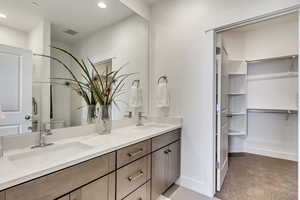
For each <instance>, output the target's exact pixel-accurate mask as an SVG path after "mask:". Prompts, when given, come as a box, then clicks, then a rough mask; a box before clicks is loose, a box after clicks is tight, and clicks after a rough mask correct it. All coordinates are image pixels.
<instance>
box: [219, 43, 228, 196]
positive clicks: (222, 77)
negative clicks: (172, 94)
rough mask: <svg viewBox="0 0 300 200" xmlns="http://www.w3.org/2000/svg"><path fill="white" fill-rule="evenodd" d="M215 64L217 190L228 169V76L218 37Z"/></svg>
mask: <svg viewBox="0 0 300 200" xmlns="http://www.w3.org/2000/svg"><path fill="white" fill-rule="evenodd" d="M217 46H218V51H217V57H216V59H217V60H216V65H217V82H218V86H217V122H218V123H217V190H218V191H220V190H221V187H222V184H223V182H224V179H225V176H226V173H227V170H228V129H229V125H228V124H229V123H228V119H227V113H228V111H229V107H228V106H229V105H228V87H229V77H228V73H227V70H226V68H225V65H224V62H226V59H227V56H226V52H225V50H224V48H223V47H222V41H221V38H218V45H217Z"/></svg>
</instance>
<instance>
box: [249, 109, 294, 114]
mask: <svg viewBox="0 0 300 200" xmlns="http://www.w3.org/2000/svg"><path fill="white" fill-rule="evenodd" d="M247 111H248V112H259V113H287V114H296V113H298V110H297V109H270V108H248V109H247Z"/></svg>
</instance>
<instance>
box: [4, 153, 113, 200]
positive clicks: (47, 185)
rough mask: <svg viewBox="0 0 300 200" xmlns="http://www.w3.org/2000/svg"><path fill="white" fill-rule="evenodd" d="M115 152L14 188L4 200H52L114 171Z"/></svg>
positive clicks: (6, 194) (6, 192)
mask: <svg viewBox="0 0 300 200" xmlns="http://www.w3.org/2000/svg"><path fill="white" fill-rule="evenodd" d="M115 155H116V154H115V152H113V153H110V154H106V155H103V156H101V157H98V158H95V159H92V160H89V161H86V162H83V163H80V164H78V165H74V166H72V167H69V168H66V169H63V170H61V171H58V172H55V173H52V174H50V175H46V176H44V177H41V178H38V179H35V180H33V181H29V182H27V183H24V184H21V185H19V186H15V187H13V188H10V189H7V190H6V191H5V197H6V198H5V200H53V199H57V198H59V197H61V196H62V195H64V194H68V193H70V192H71V191H73V190H75V189H77V188H80V187H81V186H83V185H85V184H87V183H89V182H91V181H94V180H97V179H98V178H100V177H102V176H105V175H106V174H109V173H111V172H113V171H114V170H115V163H116V162H115Z"/></svg>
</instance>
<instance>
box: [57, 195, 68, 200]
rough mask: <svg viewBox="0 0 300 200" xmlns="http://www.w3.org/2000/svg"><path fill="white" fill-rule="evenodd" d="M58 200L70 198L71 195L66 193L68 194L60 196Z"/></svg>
mask: <svg viewBox="0 0 300 200" xmlns="http://www.w3.org/2000/svg"><path fill="white" fill-rule="evenodd" d="M57 200H70V195H66V196H63V197H60V198H59V199H57Z"/></svg>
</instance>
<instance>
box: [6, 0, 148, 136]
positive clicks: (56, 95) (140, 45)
mask: <svg viewBox="0 0 300 200" xmlns="http://www.w3.org/2000/svg"><path fill="white" fill-rule="evenodd" d="M98 3H99V1H97V0H91V1H71V0H22V1H20V0H0V5H1V8H0V116H1V117H0V136H1V135H16V134H21V133H28V132H36V131H40V130H41V129H43V128H51V129H58V128H66V127H71V126H80V125H84V124H88V123H90V121H89V119H88V115H87V113H88V112H89V106H88V105H87V104H86V102H85V100H84V98H82V96H81V94H80V92H78V90H77V89H78V88H76V87H77V86H76V84H74V83H73V82H72V81H71V80H70V81H68V79H69V78H70V79H71V78H72V75H71V74H70V72H69V71H68V70H67V69H66V68H65V67H63V66H62V64H61V63H60V62H57V60H53V59H50V58H47V57H44V56H40V55H46V56H51V57H54V58H57V59H58V60H60V61H62V62H63V63H64V64H66V65H67V66H68V67H69V69H71V71H72V72H73V73H74V74H75V75H76V76H78V77H81V75H82V72H81V71H80V70H79V68H78V66H77V64H76V62H74V60H73V59H72V57H70V56H69V55H67V54H65V53H63V52H62V51H59V50H57V49H54V48H51V47H58V48H61V49H64V50H66V51H68V52H69V53H71V54H72V55H74V56H75V57H76V58H78V59H83V61H84V62H86V63H89V62H88V60H87V59H90V61H91V62H92V63H93V64H94V66H95V67H96V68H97V69H98V71H100V72H101V73H102V72H103V74H105V73H107V71H109V72H114V71H116V70H118V69H119V68H121V67H122V69H121V71H120V73H119V74H118V75H119V76H122V74H123V75H124V74H131V75H130V76H129V77H128V78H127V79H126V81H125V82H124V87H123V89H122V91H124V92H122V93H120V97H119V99H118V102H117V104H116V105H115V104H113V105H112V108H111V112H112V119H113V120H120V119H123V118H124V115H125V114H126V112H128V111H131V110H132V107H131V106H130V105H129V99H130V92H131V91H132V85H134V84H135V83H137V81H136V80H138V83H139V87H140V88H141V90H140V91H141V94H142V99H143V104H142V107H141V108H140V109H141V110H140V111H142V112H145V113H147V112H148V67H149V66H148V55H149V52H148V50H149V47H148V42H149V39H148V37H149V35H148V34H149V30H148V28H149V27H148V21H147V20H146V19H144V18H142V17H140V16H139V15H137V14H135V13H134V12H133V11H132V10H130V9H129V8H127V7H126V6H125V5H123V4H122V3H121V2H120V1H119V0H103V1H101V4H99V5H98ZM50 46H51V47H50ZM34 54H39V55H34ZM80 61H81V60H80ZM87 65H88V64H87ZM88 68H89V69H90V66H88ZM101 76H102V75H101ZM79 79H80V81H82V82H84V81H85V80H84V78H83V77H81V78H79Z"/></svg>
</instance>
